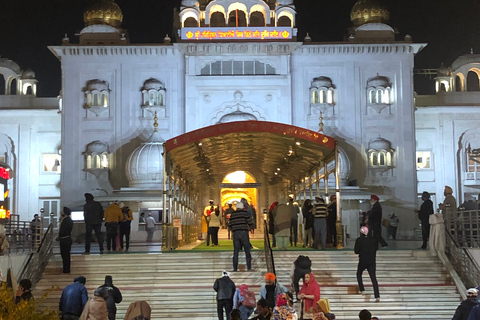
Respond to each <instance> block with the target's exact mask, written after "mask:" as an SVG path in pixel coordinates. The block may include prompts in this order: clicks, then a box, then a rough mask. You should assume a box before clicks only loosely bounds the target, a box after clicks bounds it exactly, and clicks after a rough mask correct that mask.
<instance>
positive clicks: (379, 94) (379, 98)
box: [377, 89, 384, 103]
mask: <svg viewBox="0 0 480 320" xmlns="http://www.w3.org/2000/svg"><path fill="white" fill-rule="evenodd" d="M377 103H384V101H383V90H382V89H377Z"/></svg>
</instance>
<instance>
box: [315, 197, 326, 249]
mask: <svg viewBox="0 0 480 320" xmlns="http://www.w3.org/2000/svg"><path fill="white" fill-rule="evenodd" d="M313 216H314V219H315V220H314V225H313V229H314V232H315V236H314V239H315V240H314V241H313V248H314V249H316V250H318V246H319V245H321V246H322V250H325V248H326V246H327V205H326V204H325V201H324V200H323V198H322V197H315V205H314V209H313Z"/></svg>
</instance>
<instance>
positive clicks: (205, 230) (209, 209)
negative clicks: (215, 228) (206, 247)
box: [202, 200, 215, 244]
mask: <svg viewBox="0 0 480 320" xmlns="http://www.w3.org/2000/svg"><path fill="white" fill-rule="evenodd" d="M213 210H215V207H214V206H213V200H210V201H208V206H206V207H205V209H203V219H202V239H203V240H205V239H207V244H208V242H209V239H208V238H207V237H209V234H208V217H210V215H211V214H212V212H213Z"/></svg>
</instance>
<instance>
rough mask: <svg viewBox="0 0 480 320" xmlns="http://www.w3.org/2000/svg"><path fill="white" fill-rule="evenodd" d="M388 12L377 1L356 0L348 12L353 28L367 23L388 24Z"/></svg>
mask: <svg viewBox="0 0 480 320" xmlns="http://www.w3.org/2000/svg"><path fill="white" fill-rule="evenodd" d="M389 18H390V12H389V11H388V9H387V8H386V7H385V6H384V5H383V4H382V3H381V2H380V1H379V0H358V1H357V3H355V5H354V6H353V8H352V11H351V12H350V20H352V22H353V24H354V25H355V26H361V25H362V24H367V23H385V24H388V20H389Z"/></svg>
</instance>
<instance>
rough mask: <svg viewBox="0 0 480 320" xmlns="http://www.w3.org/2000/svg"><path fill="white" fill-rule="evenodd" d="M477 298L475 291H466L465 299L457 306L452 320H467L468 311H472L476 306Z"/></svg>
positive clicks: (476, 291) (472, 289)
mask: <svg viewBox="0 0 480 320" xmlns="http://www.w3.org/2000/svg"><path fill="white" fill-rule="evenodd" d="M477 297H478V290H477V289H475V288H471V289H468V290H467V299H466V300H464V301H462V303H461V304H460V305H459V306H458V308H457V310H455V315H454V316H453V318H452V320H467V319H468V316H469V315H470V311H472V309H473V307H475V306H476V305H478V301H477Z"/></svg>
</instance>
